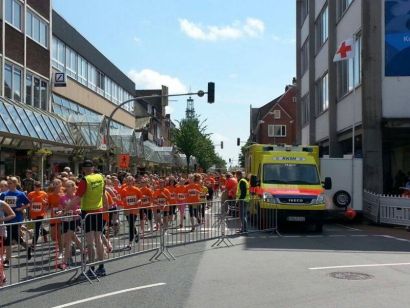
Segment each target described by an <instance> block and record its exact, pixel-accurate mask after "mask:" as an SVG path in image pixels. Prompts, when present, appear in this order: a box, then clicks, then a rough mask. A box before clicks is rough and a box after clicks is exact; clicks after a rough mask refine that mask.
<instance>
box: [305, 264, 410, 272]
mask: <svg viewBox="0 0 410 308" xmlns="http://www.w3.org/2000/svg"><path fill="white" fill-rule="evenodd" d="M404 265H410V263H384V264H383V263H382V264H357V265H337V266H324V267H309V269H310V270H325V269H337V268H356V267H383V266H404Z"/></svg>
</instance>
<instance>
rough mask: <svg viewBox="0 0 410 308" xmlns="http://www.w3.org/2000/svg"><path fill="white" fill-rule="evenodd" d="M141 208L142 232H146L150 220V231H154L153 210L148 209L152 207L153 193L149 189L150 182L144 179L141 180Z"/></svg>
mask: <svg viewBox="0 0 410 308" xmlns="http://www.w3.org/2000/svg"><path fill="white" fill-rule="evenodd" d="M140 190H141V194H142V197H141V207H143V208H142V209H140V221H141V226H140V227H141V232H144V226H145V221H146V219H147V218H148V221H149V224H150V228H149V231H152V230H154V228H153V225H152V209H151V208H148V207H152V195H153V191H152V189H151V188H150V187H149V183H148V180H147V179H146V178H142V180H141V188H140Z"/></svg>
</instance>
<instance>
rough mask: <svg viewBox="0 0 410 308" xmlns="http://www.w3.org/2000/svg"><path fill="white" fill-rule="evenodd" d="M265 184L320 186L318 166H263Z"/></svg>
mask: <svg viewBox="0 0 410 308" xmlns="http://www.w3.org/2000/svg"><path fill="white" fill-rule="evenodd" d="M263 183H266V184H292V185H297V184H300V185H319V184H320V179H319V175H318V172H317V168H316V165H302V164H266V165H264V166H263Z"/></svg>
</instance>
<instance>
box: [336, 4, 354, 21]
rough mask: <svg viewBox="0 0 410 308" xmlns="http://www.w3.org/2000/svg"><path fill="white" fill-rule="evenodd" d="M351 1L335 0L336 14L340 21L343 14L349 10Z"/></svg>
mask: <svg viewBox="0 0 410 308" xmlns="http://www.w3.org/2000/svg"><path fill="white" fill-rule="evenodd" d="M352 2H353V0H337V6H336V13H337V18H338V19H340V18H341V17H342V16H343V14H344V12H345V11H346V10H347V9H348V8H349V6H350V4H351V3H352Z"/></svg>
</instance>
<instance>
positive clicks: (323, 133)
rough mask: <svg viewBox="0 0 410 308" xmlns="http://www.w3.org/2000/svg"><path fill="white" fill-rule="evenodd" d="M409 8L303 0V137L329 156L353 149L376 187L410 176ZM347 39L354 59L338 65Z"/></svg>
mask: <svg viewBox="0 0 410 308" xmlns="http://www.w3.org/2000/svg"><path fill="white" fill-rule="evenodd" d="M408 12H410V1H406V0H404V1H403V0H401V1H398V0H327V1H326V0H297V53H296V54H297V80H298V81H299V82H298V111H299V112H298V116H299V123H300V129H299V135H298V139H299V141H300V142H301V143H302V144H318V145H319V146H320V149H321V154H322V155H329V156H330V157H343V155H347V154H350V155H351V154H352V152H353V149H354V155H355V156H356V157H363V166H364V169H363V175H364V182H363V184H364V188H365V189H369V190H372V191H375V192H394V191H396V190H397V189H398V187H399V185H400V184H402V183H396V182H397V181H395V177H396V176H397V174H398V173H399V170H401V171H402V172H403V173H405V174H407V173H408V172H409V175H410V159H409V157H410V97H409V95H408V89H410V13H408ZM346 39H353V43H354V54H355V57H354V59H350V60H348V61H342V62H337V63H335V62H333V57H334V55H335V53H336V50H337V48H338V46H339V44H340V43H341V42H342V41H344V40H346ZM353 134H354V141H353V140H352V136H353Z"/></svg>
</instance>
